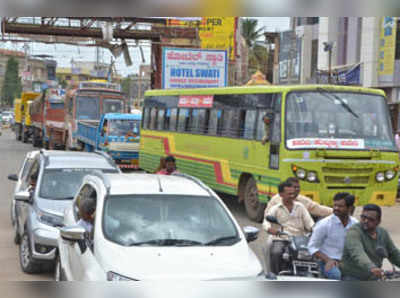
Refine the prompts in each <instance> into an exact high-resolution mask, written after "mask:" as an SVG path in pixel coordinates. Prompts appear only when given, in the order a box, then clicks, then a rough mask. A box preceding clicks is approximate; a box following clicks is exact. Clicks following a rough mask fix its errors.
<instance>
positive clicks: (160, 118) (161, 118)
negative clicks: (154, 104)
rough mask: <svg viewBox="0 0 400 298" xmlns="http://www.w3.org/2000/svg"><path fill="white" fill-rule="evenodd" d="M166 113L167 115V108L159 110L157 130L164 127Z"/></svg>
mask: <svg viewBox="0 0 400 298" xmlns="http://www.w3.org/2000/svg"><path fill="white" fill-rule="evenodd" d="M164 115H165V110H158V117H157V130H163V129H164Z"/></svg>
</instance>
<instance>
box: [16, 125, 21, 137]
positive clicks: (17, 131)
mask: <svg viewBox="0 0 400 298" xmlns="http://www.w3.org/2000/svg"><path fill="white" fill-rule="evenodd" d="M21 129H22V128H21V125H19V124H18V125H17V126H16V128H15V138H16V139H17V141H21V139H22V138H21V135H22V133H21Z"/></svg>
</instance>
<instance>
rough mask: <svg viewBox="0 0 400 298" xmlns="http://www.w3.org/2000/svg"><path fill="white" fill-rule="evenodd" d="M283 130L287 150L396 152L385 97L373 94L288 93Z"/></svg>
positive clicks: (323, 90)
mask: <svg viewBox="0 0 400 298" xmlns="http://www.w3.org/2000/svg"><path fill="white" fill-rule="evenodd" d="M285 132H286V146H287V148H289V149H302V148H303V149H318V148H326V149H350V150H351V149H352V150H354V149H357V150H371V149H373V150H388V151H392V150H393V151H396V147H395V144H394V139H393V135H392V128H391V123H390V118H389V112H388V109H387V107H386V103H385V99H384V97H382V96H379V95H374V94H360V93H349V92H345V93H344V92H343V93H340V92H328V91H326V90H325V89H321V90H318V91H313V92H292V93H290V94H288V96H287V100H286V130H285Z"/></svg>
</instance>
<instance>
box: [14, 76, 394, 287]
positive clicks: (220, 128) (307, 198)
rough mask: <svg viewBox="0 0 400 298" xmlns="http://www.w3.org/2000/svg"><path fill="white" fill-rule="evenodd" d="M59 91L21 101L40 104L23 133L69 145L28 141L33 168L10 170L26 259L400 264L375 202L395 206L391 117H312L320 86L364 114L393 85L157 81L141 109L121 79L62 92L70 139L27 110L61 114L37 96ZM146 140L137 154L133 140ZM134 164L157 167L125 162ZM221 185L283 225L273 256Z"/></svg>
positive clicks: (231, 265) (291, 267) (302, 270)
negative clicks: (129, 106) (173, 86)
mask: <svg viewBox="0 0 400 298" xmlns="http://www.w3.org/2000/svg"><path fill="white" fill-rule="evenodd" d="M289 89H290V90H289ZM261 91H262V92H261ZM196 92H197V93H199V94H197V93H196ZM367 92H369V94H370V95H368V96H364V95H365V93H367ZM55 94H56V92H55V91H50V96H49V93H46V94H40V95H38V96H36V97H35V99H34V100H33V101H32V100H31V101H29V100H27V103H24V101H23V100H22V99H21V106H26V107H27V108H20V112H21V114H23V113H25V112H26V111H29V116H28V115H25V116H24V117H21V119H20V121H21V122H19V123H22V124H20V125H19V126H18V127H21V129H16V135H17V136H21V138H22V140H25V139H29V138H30V139H32V142H33V143H34V145H38V144H39V146H40V145H43V144H46V140H47V144H49V145H48V148H50V149H66V150H67V151H69V152H67V151H62V150H44V149H42V150H35V151H32V152H29V153H28V154H27V156H26V158H25V160H24V162H23V164H22V167H21V169H20V172H19V173H17V174H10V175H9V179H10V180H13V181H15V182H16V183H17V185H16V188H15V194H14V198H13V204H12V210H11V218H12V223H13V227H14V232H15V235H14V241H15V243H16V244H17V245H18V246H19V258H20V264H21V268H22V270H23V271H24V272H26V273H38V272H43V271H48V270H54V272H55V279H56V280H76V281H83V280H98V281H107V280H108V281H122V280H125V281H137V280H156V279H189V280H312V281H320V280H381V279H386V280H388V279H391V278H398V277H399V276H400V274H399V272H397V271H396V270H393V271H391V272H386V271H384V270H383V269H382V263H383V260H384V259H387V260H389V261H390V262H391V263H392V264H393V265H395V266H400V250H398V248H397V247H396V246H395V245H394V243H393V241H392V239H391V238H390V235H389V233H388V232H387V231H386V230H385V229H384V228H382V227H380V225H379V224H380V222H381V219H382V216H383V215H382V209H381V208H380V206H378V205H379V203H381V204H382V202H385V203H388V204H392V205H393V204H394V199H395V192H396V190H395V187H396V183H395V181H394V180H395V178H396V177H397V175H398V171H399V160H398V154H397V151H396V150H395V149H394V140H393V138H391V137H390V136H389V135H386V134H385V133H386V132H387V131H388V129H389V128H390V125H389V124H388V123H386V122H382V123H376V125H375V128H374V129H372V130H369V128H368V127H362V126H357V127H356V126H354V128H353V131H349V130H348V129H347V128H344V127H341V126H340V125H341V123H340V121H339V120H338V119H336V118H335V119H334V118H332V117H331V118H330V119H328V120H327V122H326V123H325V122H323V123H322V120H321V118H318V117H316V116H315V115H314V114H313V113H311V112H310V113H308V114H307V116H305V115H303V114H304V113H305V112H304V111H305V110H307V109H311V107H312V106H314V107H315V108H316V107H317V106H316V98H317V99H318V101H324V104H326V106H330V105H331V108H332V111H334V112H332V114H333V115H335V113H337V114H340V117H342V118H340V119H342V120H343V119H345V118H343V117H349V119H352V118H353V117H354V114H356V115H357V113H358V114H360V115H364V114H368V113H370V112H371V111H369V110H368V111H367V109H369V108H371V107H374V106H375V107H380V105H381V104H382V102H383V100H384V99H383V95H382V94H381V93H380V92H378V91H375V90H371V89H365V90H361V89H359V88H351V87H346V88H344V87H335V86H324V87H321V86H306V87H304V86H301V87H298V86H297V87H291V86H289V87H273V86H271V87H263V89H262V90H261V89H260V88H254V87H243V88H218V89H204V90H201V91H199V90H185V91H184V92H183V93H182V91H180V90H172V91H171V90H169V91H154V90H152V91H148V92H147V94H146V100H145V105H144V110H143V117H141V118H140V119H137V118H134V117H133V118H129V117H128V116H127V117H125V116H124V113H122V112H123V111H125V110H126V107H125V103H124V97H123V95H122V94H121V93H120V92H119V91H118V88H117V86H115V85H113V84H109V83H104V82H85V83H82V84H80V85H79V86H76V87H75V88H72V89H70V90H67V91H66V92H65V94H64V95H63V96H64V100H62V102H63V107H62V108H61V110H62V111H63V113H64V116H63V117H64V118H63V119H60V120H61V121H60V122H62V123H63V128H62V131H61V133H60V135H61V137H57V138H56V137H53V135H52V133H54V131H55V130H52V129H49V128H48V126H46V125H42V126H41V129H39V130H38V131H37V132H36V133H35V131H36V129H37V128H39V126H34V127H35V128H34V129H32V128H29V126H31V127H32V125H29V122H28V121H29V120H32V119H40V117H38V118H35V116H36V115H35V113H38V112H39V113H40V111H41V109H42V111H43V112H42V116H41V119H42V122H43V123H48V120H50V119H47V118H46V115H51V113H47V112H45V111H46V109H52V108H55V107H54V106H53V107H52V106H51V103H52V102H53V103H54V102H56V100H55V99H54V101H52V102H49V104H42V105H40V104H39V103H37V102H35V101H36V100H38V101H41V102H43V103H46V100H49V98H51V97H52V95H55ZM343 94H345V98H346V101H343V98H342V97H343V96H344V95H343ZM228 99H229V100H228ZM362 100H368V101H370V106H368V105H360V104H359V101H362ZM349 102H351V103H353V104H354V105H353V104H352V105H351V106H352V107H358V108H359V110H356V111H354V110H352V108H351V106H350V105H349ZM244 103H245V104H244ZM286 104H287V106H286ZM32 107H33V108H32ZM318 107H319V106H318ZM300 108H301V109H300ZM284 109H288V110H287V113H285V111H284ZM335 109H336V110H335ZM299 110H301V111H300V112H299ZM343 110H344V111H345V112H344V113H343ZM378 111H379V112H380V113H383V114H380V117H388V115H387V114H384V112H382V111H383V110H381V109H378ZM296 113H300V114H299V115H297V114H296ZM32 116H33V117H32ZM302 117H303V118H302ZM304 117H308V118H307V119H306V120H304ZM22 118H23V119H22ZM266 118H268V121H264V120H265V119H266ZM357 118H360V119H361V118H362V117H357ZM298 119H303V120H302V121H300V122H299V121H298ZM53 120H54V119H53ZM46 121H47V122H46ZM50 121H51V120H50ZM129 121H130V122H129ZM378 126H379V127H378ZM60 127H61V125H60ZM378 129H379V130H380V133H382V136H381V135H380V134H379V133H378ZM49 132H50V134H49ZM25 133H26V137H24V134H25ZM356 133H358V134H359V136H358V137H354V138H352V137H349V135H351V136H353V135H354V134H356ZM296 134H297V135H296ZM24 138H25V139H24ZM379 138H380V139H379ZM139 139H140V146H138V140H139ZM33 140H35V141H33ZM55 140H58V141H55ZM283 140H285V141H283ZM378 140H379V141H378ZM113 142H114V144H112V143H113ZM56 144H59V146H57V145H56ZM332 144H334V145H335V146H334V148H333V147H331V146H333V145H332ZM227 146H229V149H228V150H227V148H228V147H227ZM378 147H379V148H380V149H378ZM383 149H385V151H383ZM139 150H140V151H139ZM377 150H378V151H377ZM379 150H382V152H381V151H379ZM81 151H86V152H81ZM133 151H136V152H138V154H136V155H135V156H134V157H130V155H127V154H125V153H132V152H133ZM374 152H379V154H378V153H374ZM395 152H396V154H395ZM130 158H131V159H130ZM134 159H136V162H135V161H133V160H134ZM124 165H134V166H135V168H136V169H138V168H141V169H142V170H143V172H144V173H142V172H140V173H130V174H124V173H122V172H121V169H123V168H124ZM352 181H353V183H354V185H355V186H352V185H353V184H351V183H352ZM350 184H351V185H350ZM349 186H351V187H349ZM324 190H326V193H325V191H324ZM215 191H219V192H223V193H228V194H234V195H237V197H238V199H239V201H243V202H244V205H245V208H246V212H247V214H248V216H249V218H250V219H252V220H253V221H258V222H263V229H264V230H265V232H266V233H267V234H268V235H270V237H269V240H268V242H267V243H265V245H264V259H265V264H262V263H261V262H260V260H259V259H258V258H257V256H256V255H255V253H254V252H253V250H252V249H251V248H250V247H249V245H248V243H249V242H252V241H255V240H257V238H258V235H259V229H258V228H256V227H253V226H246V227H244V228H241V227H240V226H239V224H238V222H237V221H236V219H235V218H234V217H233V215H232V214H231V212H230V211H229V210H228V208H227V207H226V206H225V204H224V203H223V201H222V200H221V198H220V197H219V195H218V194H217V193H216V192H215ZM300 193H301V194H300ZM356 205H358V206H360V205H362V206H363V207H362V208H363V210H362V214H361V220H360V222H358V221H357V220H356V219H355V218H353V213H354V209H355V206H356Z"/></svg>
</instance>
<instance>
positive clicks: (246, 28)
mask: <svg viewBox="0 0 400 298" xmlns="http://www.w3.org/2000/svg"><path fill="white" fill-rule="evenodd" d="M241 27H242V28H241V29H242V36H243V37H244V39H245V40H246V44H247V46H248V47H249V49H252V48H253V46H254V45H255V43H256V41H257V40H258V39H259V38H260V37H262V36H263V32H264V27H262V28H259V29H257V27H258V21H257V20H256V19H243V20H242V26H241Z"/></svg>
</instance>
